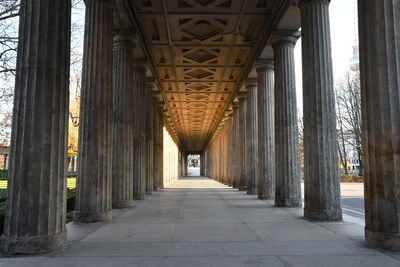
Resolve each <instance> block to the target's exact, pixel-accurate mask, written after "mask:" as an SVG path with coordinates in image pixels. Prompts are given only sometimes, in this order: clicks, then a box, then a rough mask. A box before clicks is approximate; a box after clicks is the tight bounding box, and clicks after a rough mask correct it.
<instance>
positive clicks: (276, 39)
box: [270, 30, 301, 49]
mask: <svg viewBox="0 0 400 267" xmlns="http://www.w3.org/2000/svg"><path fill="white" fill-rule="evenodd" d="M300 36H301V33H300V32H299V31H297V30H282V31H274V32H273V33H272V35H271V39H270V43H271V45H272V48H274V49H275V47H277V46H281V45H283V44H286V45H292V46H295V45H296V42H297V40H298V39H299V38H300Z"/></svg>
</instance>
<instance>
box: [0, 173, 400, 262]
mask: <svg viewBox="0 0 400 267" xmlns="http://www.w3.org/2000/svg"><path fill="white" fill-rule="evenodd" d="M67 229H68V240H69V243H68V248H66V249H65V250H62V251H57V252H53V253H49V254H46V255H39V256H34V257H11V258H4V257H3V258H0V266H85V267H87V266H96V267H99V266H145V267H147V266H150V267H152V266H160V267H165V266H167V267H168V266H185V267H186V266H187V267H190V266H307V267H308V266H335V267H336V266H351V267H356V266H363V267H367V266H382V267H383V266H400V254H399V253H397V252H390V251H383V250H379V251H378V250H375V249H371V248H368V247H366V246H365V244H364V243H363V232H364V231H363V226H362V225H360V224H357V223H353V222H352V221H349V220H346V221H344V222H338V223H331V222H330V223H312V222H308V221H306V220H304V219H302V209H301V208H296V209H293V208H291V209H285V208H277V207H274V203H273V201H270V200H267V201H265V200H258V199H257V198H256V196H255V195H247V194H246V193H245V192H239V191H237V190H234V189H232V188H230V187H227V186H224V185H221V184H219V183H217V182H215V181H212V180H210V179H205V178H185V179H181V180H179V181H177V182H176V183H174V184H172V185H171V186H170V188H166V189H161V190H160V191H158V192H156V193H154V194H152V195H151V196H148V197H147V199H146V200H143V201H136V206H135V207H134V208H132V209H123V210H114V211H113V221H111V222H101V223H93V224H78V223H70V224H68V225H67Z"/></svg>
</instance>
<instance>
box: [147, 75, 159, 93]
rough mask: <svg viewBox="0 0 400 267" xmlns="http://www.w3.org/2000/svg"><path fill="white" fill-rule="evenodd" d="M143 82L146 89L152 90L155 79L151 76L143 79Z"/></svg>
mask: <svg viewBox="0 0 400 267" xmlns="http://www.w3.org/2000/svg"><path fill="white" fill-rule="evenodd" d="M145 83H146V85H145V86H146V90H151V91H153V89H154V86H155V84H156V79H154V78H153V77H147V78H146V79H145Z"/></svg>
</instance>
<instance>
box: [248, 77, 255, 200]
mask: <svg viewBox="0 0 400 267" xmlns="http://www.w3.org/2000/svg"><path fill="white" fill-rule="evenodd" d="M246 89H247V91H248V98H247V117H246V124H247V127H246V128H247V132H246V146H247V194H252V195H253V194H257V174H258V173H257V167H258V165H257V160H258V156H257V154H258V140H257V139H258V134H257V131H258V129H257V128H258V123H257V80H256V79H248V80H247V81H246Z"/></svg>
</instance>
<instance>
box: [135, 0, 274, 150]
mask: <svg viewBox="0 0 400 267" xmlns="http://www.w3.org/2000/svg"><path fill="white" fill-rule="evenodd" d="M275 2H276V1H274V0H272V1H271V0H247V1H246V0H137V1H132V3H133V6H134V9H135V10H134V12H135V14H136V16H137V18H138V23H139V25H140V29H141V30H142V32H143V35H144V38H145V40H144V41H145V43H146V46H147V48H148V50H149V52H150V56H151V59H152V62H153V64H154V65H155V67H156V72H157V75H156V76H157V78H158V79H159V81H160V84H161V90H162V91H163V96H164V101H165V103H166V106H167V110H168V113H169V117H170V118H171V120H172V122H173V124H174V126H175V130H176V132H177V135H178V138H179V140H180V143H181V144H182V145H183V146H184V148H185V149H186V150H187V151H201V150H202V149H203V148H204V146H205V145H206V144H207V141H208V140H209V138H210V137H211V136H212V134H213V130H215V128H216V126H218V124H219V122H220V121H221V118H222V116H223V111H224V110H226V109H227V107H229V105H231V101H232V99H233V94H234V93H235V92H236V91H237V88H235V86H236V84H237V81H238V79H239V78H240V76H241V74H242V72H243V71H244V68H245V66H246V64H248V59H249V56H250V55H251V54H252V53H254V50H255V49H256V42H257V39H258V38H259V36H260V34H261V32H262V31H263V29H264V24H265V23H266V21H267V18H268V15H269V14H270V13H271V8H272V6H273V4H274V3H275Z"/></svg>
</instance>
